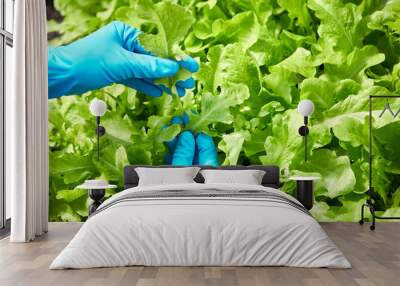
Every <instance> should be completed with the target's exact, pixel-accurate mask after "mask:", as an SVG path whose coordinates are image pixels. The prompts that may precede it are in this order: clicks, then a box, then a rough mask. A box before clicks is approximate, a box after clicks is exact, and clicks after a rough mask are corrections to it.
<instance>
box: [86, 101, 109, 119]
mask: <svg viewBox="0 0 400 286" xmlns="http://www.w3.org/2000/svg"><path fill="white" fill-rule="evenodd" d="M89 108H90V113H92V114H93V115H94V116H103V115H104V113H106V111H107V105H106V104H105V102H104V101H102V100H100V99H97V98H95V99H93V100H92V101H91V102H90V107H89Z"/></svg>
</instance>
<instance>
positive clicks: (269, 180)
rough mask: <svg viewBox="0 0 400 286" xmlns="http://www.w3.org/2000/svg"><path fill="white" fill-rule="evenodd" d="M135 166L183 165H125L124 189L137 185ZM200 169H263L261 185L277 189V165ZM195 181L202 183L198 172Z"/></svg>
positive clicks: (169, 166) (208, 167) (167, 166)
mask: <svg viewBox="0 0 400 286" xmlns="http://www.w3.org/2000/svg"><path fill="white" fill-rule="evenodd" d="M136 167H148V168H182V167H184V166H171V165H162V166H149V165H131V166H126V167H125V169H124V186H125V189H129V188H133V187H136V186H137V185H138V182H139V176H138V175H137V173H136V171H135V168H136ZM197 167H200V168H201V169H202V170H204V169H217V170H262V171H265V175H264V177H263V180H262V185H263V186H265V187H271V188H275V189H279V167H278V166H261V165H260V166H258V165H252V166H218V167H212V166H197ZM194 180H195V181H196V182H197V183H204V178H203V176H202V175H201V174H200V173H198V174H197V176H196V178H195V179H194Z"/></svg>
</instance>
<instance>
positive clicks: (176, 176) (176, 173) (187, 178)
mask: <svg viewBox="0 0 400 286" xmlns="http://www.w3.org/2000/svg"><path fill="white" fill-rule="evenodd" d="M199 170H200V168H199V167H185V168H146V167H137V168H135V171H136V173H137V174H138V176H139V183H138V185H139V186H149V185H171V184H187V183H195V181H194V180H193V179H194V178H195V177H196V175H197V173H198V172H199Z"/></svg>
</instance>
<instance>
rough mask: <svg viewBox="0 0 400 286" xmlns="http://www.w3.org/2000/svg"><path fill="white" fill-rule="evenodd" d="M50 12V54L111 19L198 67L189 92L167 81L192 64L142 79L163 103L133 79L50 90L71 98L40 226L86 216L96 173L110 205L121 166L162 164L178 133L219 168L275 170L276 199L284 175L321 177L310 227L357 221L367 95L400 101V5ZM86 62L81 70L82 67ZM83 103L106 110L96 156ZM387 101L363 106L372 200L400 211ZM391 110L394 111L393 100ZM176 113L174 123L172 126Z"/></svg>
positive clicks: (135, 0) (119, 3)
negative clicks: (211, 148)
mask: <svg viewBox="0 0 400 286" xmlns="http://www.w3.org/2000/svg"><path fill="white" fill-rule="evenodd" d="M47 3H48V19H49V20H48V32H49V46H52V47H57V46H60V45H67V44H70V43H74V45H75V46H76V53H75V55H74V56H75V57H76V58H77V59H79V56H80V51H82V48H81V46H80V45H82V43H81V42H79V44H76V43H77V42H76V41H77V40H78V39H80V38H83V37H87V36H89V37H94V36H93V35H97V36H96V37H98V34H93V33H94V32H95V31H97V30H99V29H103V30H102V31H104V29H107V27H110V25H115V24H116V23H117V25H123V27H125V26H124V25H127V26H126V27H130V29H133V28H136V29H138V30H140V31H142V33H141V34H137V35H136V36H135V37H137V39H138V41H139V42H140V44H141V46H142V47H144V48H145V49H146V50H147V51H150V52H151V53H152V54H153V55H156V56H159V57H163V58H169V59H173V60H181V59H182V58H187V57H186V56H191V57H192V58H194V59H195V60H196V61H197V62H199V63H200V69H199V71H198V72H194V73H193V74H192V76H193V78H194V79H195V81H196V84H195V87H194V88H193V89H187V90H184V88H183V91H182V87H179V85H178V87H177V85H175V84H176V82H179V80H182V79H184V78H187V77H190V76H191V73H190V71H194V70H191V69H190V68H188V69H180V72H179V73H178V74H177V75H175V76H174V77H169V78H167V79H161V80H156V81H154V82H152V84H155V85H156V86H157V87H159V86H160V84H162V85H163V90H164V91H165V90H167V88H168V90H169V91H171V93H172V94H171V95H170V94H168V93H166V92H164V93H163V95H162V96H160V97H155V96H154V94H153V96H151V95H150V96H149V95H148V94H149V93H152V92H153V91H154V90H152V86H151V87H148V86H147V85H146V84H144V85H143V83H140V84H139V85H138V84H137V83H136V82H127V81H118V82H121V83H124V84H112V85H108V86H106V87H104V88H100V89H95V88H98V87H99V86H97V85H96V84H98V83H99V82H101V81H102V80H104V83H107V80H109V78H108V77H105V79H102V78H101V76H99V77H98V78H93V77H92V78H89V79H85V78H77V79H76V80H78V81H79V80H80V81H82V82H83V83H84V84H86V85H88V86H90V85H91V84H92V86H93V88H92V89H93V90H91V89H82V88H81V86H78V87H76V88H75V89H74V88H70V89H69V90H68V91H64V89H63V88H65V87H66V85H65V84H62V85H59V86H50V88H53V91H54V92H55V93H57V92H58V93H63V92H65V93H75V94H76V95H69V96H62V97H58V96H60V95H61V94H57V95H54V96H53V97H57V98H54V99H50V100H49V144H50V220H51V221H81V220H85V218H86V216H87V208H88V205H89V203H90V201H89V200H88V197H87V192H86V191H85V190H80V189H75V187H76V186H78V185H79V184H81V183H82V182H84V181H85V180H86V179H95V178H100V179H106V180H108V181H109V182H110V183H113V184H117V185H118V186H119V188H118V189H116V190H112V191H108V193H107V195H108V196H110V195H111V194H112V193H113V192H118V191H120V190H122V173H123V171H122V170H123V167H124V166H125V165H128V164H152V165H158V164H165V162H166V161H168V160H169V159H168V154H169V152H168V151H169V150H168V147H169V146H167V145H166V144H165V142H167V141H171V140H173V139H174V138H175V137H176V136H178V135H179V134H182V132H190V133H191V134H195V135H196V134H205V138H208V139H209V138H211V142H214V143H215V145H216V148H217V151H218V153H217V156H218V158H215V160H218V161H219V163H220V164H224V165H235V164H245V165H248V164H277V165H279V166H280V168H281V170H282V183H283V186H282V190H283V191H285V192H288V193H290V194H293V192H294V189H295V183H294V182H293V181H289V180H288V176H289V175H293V174H310V173H311V174H313V175H318V176H320V177H321V180H319V181H317V182H316V186H315V188H316V192H315V195H316V202H315V204H314V208H313V209H312V211H311V212H312V214H313V215H314V216H315V217H316V218H317V219H318V220H321V221H331V220H336V221H357V220H358V219H359V216H360V206H361V205H362V204H363V202H365V199H366V194H365V192H366V190H367V189H368V155H369V154H368V136H369V135H368V124H367V123H368V121H367V120H368V103H369V95H383V94H397V95H398V94H400V63H399V56H400V37H399V36H400V22H399V19H400V1H397V0H395V1H387V2H386V1H367V0H364V1H360V0H357V1H356V0H355V1H341V0H329V1H328V0H308V1H306V0H299V1H287V0H260V1H252V0H220V1H216V0H208V1H198V0H190V1H189V0H180V1H179V0H175V1H166V0H162V1H151V0H88V1H79V0H55V1H54V3H53V2H52V1H47ZM113 21H118V22H113ZM107 25H108V26H107ZM123 30H124V31H127V30H126V28H124V29H123ZM128 30H129V29H128ZM129 31H131V30H129ZM121 35H125V34H124V33H122V34H121ZM100 38H101V37H100ZM112 43H113V42H112V41H111V40H110V39H109V38H107V37H105V38H103V42H101V41H100V40H99V41H97V42H94V44H93V42H92V43H91V44H92V46H91V49H92V51H93V54H96V53H98V51H100V50H103V51H104V52H108V54H107V56H109V57H111V58H113V55H114V56H115V57H119V56H121V55H120V51H119V50H118V49H117V48H114V46H113V45H112ZM124 44H126V43H124ZM128 45H129V44H128ZM132 49H134V48H132ZM113 53H114V54H113ZM110 55H111V56H110ZM81 60H82V59H81ZM105 61H106V60H105ZM90 64H91V63H86V64H85V65H84V66H82V67H81V68H83V69H86V70H87V71H93V69H92V67H91V65H90ZM113 69H114V70H112V69H111V68H110V70H109V73H107V74H110V75H111V77H112V76H113V74H114V73H119V72H120V73H122V74H123V73H124V72H125V70H124V67H123V66H121V67H120V68H118V67H117V68H115V67H114V68H113ZM74 70H76V69H74ZM77 77H78V76H77ZM49 84H50V83H49ZM50 85H51V84H50ZM129 86H130V87H134V88H135V89H134V88H130V87H129ZM149 89H150V90H149ZM88 90H89V91H88ZM137 90H140V91H142V92H138V91H137ZM182 92H183V93H182ZM81 93H83V94H81ZM146 93H147V95H146ZM183 94H184V96H182V95H183ZM50 95H51V94H50ZM178 95H180V96H178ZM94 98H99V99H102V100H104V101H105V102H106V104H107V109H108V111H107V112H106V113H105V114H104V116H103V117H102V118H101V123H102V125H103V126H104V127H105V129H106V134H105V135H104V136H102V137H101V138H100V146H101V148H100V159H99V160H97V153H96V152H97V151H96V142H97V141H96V134H95V126H96V120H95V117H94V116H93V115H92V114H91V113H90V111H89V104H90V102H91V100H92V99H94ZM301 99H310V100H312V101H313V102H314V105H315V111H314V113H313V114H312V116H311V117H310V119H309V129H310V134H309V137H308V146H309V154H308V161H307V162H304V153H303V141H302V140H303V139H302V137H301V136H300V135H299V134H298V132H297V130H298V128H299V127H300V126H301V125H302V124H303V118H302V117H301V115H300V114H299V112H298V111H297V109H296V108H297V104H298V103H299V101H300V100H301ZM385 104H386V102H385V101H384V100H380V101H377V102H376V104H374V111H373V115H374V120H373V121H374V128H373V134H374V135H373V136H374V146H373V148H374V152H373V153H374V155H375V157H374V180H375V189H376V193H375V194H374V199H375V200H376V202H377V203H376V206H377V208H378V210H379V211H380V213H381V214H383V213H384V210H386V213H385V214H387V215H397V216H399V215H400V187H399V186H400V152H399V151H398V150H399V147H398V142H400V122H399V120H400V116H397V117H395V118H393V116H391V115H390V114H389V113H386V114H385V115H384V116H382V118H379V115H380V114H381V111H382V109H383V108H384V106H385ZM390 104H391V108H392V109H393V110H394V111H397V110H399V108H400V101H399V100H396V99H393V100H391V101H390ZM174 116H180V118H183V119H181V120H185V122H184V123H185V124H180V123H182V122H180V121H179V120H178V121H174V120H172V124H171V119H172V118H173V117H174ZM175 118H176V117H175ZM173 123H175V124H173ZM208 139H207V140H208Z"/></svg>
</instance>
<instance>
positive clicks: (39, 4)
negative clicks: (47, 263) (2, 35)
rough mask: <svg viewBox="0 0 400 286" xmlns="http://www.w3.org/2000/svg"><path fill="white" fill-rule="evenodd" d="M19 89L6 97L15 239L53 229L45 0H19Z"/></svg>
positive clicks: (16, 86) (16, 51)
mask: <svg viewBox="0 0 400 286" xmlns="http://www.w3.org/2000/svg"><path fill="white" fill-rule="evenodd" d="M14 11H15V18H14V48H13V52H14V54H13V56H14V70H13V77H12V78H13V82H12V87H13V88H12V90H13V92H12V93H11V94H10V95H7V97H6V187H7V188H11V194H12V195H11V237H10V241H12V242H28V241H31V240H33V239H35V237H36V236H40V235H42V234H43V233H44V232H47V226H48V139H47V136H48V135H47V30H46V29H47V28H46V27H47V26H46V25H47V23H46V4H45V1H44V0H17V1H15V10H14Z"/></svg>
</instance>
